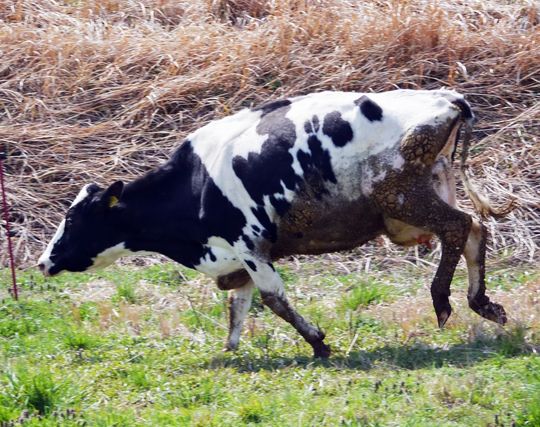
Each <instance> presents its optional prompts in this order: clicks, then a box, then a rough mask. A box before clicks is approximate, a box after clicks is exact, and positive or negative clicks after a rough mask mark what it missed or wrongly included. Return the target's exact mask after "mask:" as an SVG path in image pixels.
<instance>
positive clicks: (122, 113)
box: [0, 0, 540, 265]
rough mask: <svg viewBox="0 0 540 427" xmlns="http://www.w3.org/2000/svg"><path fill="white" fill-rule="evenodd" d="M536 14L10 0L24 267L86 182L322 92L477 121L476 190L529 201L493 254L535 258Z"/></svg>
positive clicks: (522, 10) (0, 31) (538, 207)
mask: <svg viewBox="0 0 540 427" xmlns="http://www.w3.org/2000/svg"><path fill="white" fill-rule="evenodd" d="M539 20H540V7H539V6H538V5H537V4H535V3H533V2H530V1H513V2H508V1H502V0H490V1H480V0H470V1H467V2H462V1H458V2H451V1H447V0H443V1H439V2H428V1H426V0H410V1H397V0H389V1H378V0H377V1H375V0H373V1H366V2H355V1H338V0H319V1H305V0H304V1H301V0H254V1H247V0H199V1H172V0H152V1H147V2H137V1H133V0H106V1H97V0H93V1H91V0H89V1H67V0H65V1H53V0H41V1H39V2H34V1H29V0H20V1H9V0H8V1H4V2H2V3H1V5H0V52H1V54H2V62H1V64H0V120H1V122H0V144H5V145H7V151H8V154H9V158H8V162H7V164H6V169H7V181H8V182H7V185H8V189H9V194H8V200H9V203H10V205H11V206H12V210H11V216H12V220H13V221H14V226H13V229H14V234H15V246H16V253H17V258H18V262H19V264H20V265H22V264H26V265H28V264H30V263H31V262H32V261H33V259H35V256H36V255H37V254H38V252H39V251H40V250H41V249H42V247H43V244H44V243H46V241H47V239H48V238H50V236H51V234H52V232H53V228H54V226H55V225H56V224H57V223H58V222H59V218H60V216H61V215H62V213H63V212H64V211H65V209H66V207H67V206H68V205H69V202H70V201H71V200H72V199H73V197H74V195H75V194H76V193H77V192H78V190H79V188H80V187H81V186H82V185H83V184H84V183H87V182H90V181H94V182H97V183H100V184H102V185H105V184H107V183H110V182H111V181H113V180H114V179H123V180H129V179H131V178H133V177H135V176H137V175H140V174H141V173H143V172H144V171H147V170H149V169H150V168H152V167H154V166H156V165H157V164H159V163H160V162H162V161H163V160H164V159H166V158H167V157H168V155H169V153H170V152H171V150H172V149H173V148H174V147H176V146H178V144H180V143H181V141H182V139H183V138H184V137H185V136H186V135H187V134H188V133H189V132H190V131H193V130H194V129H196V128H197V127H199V126H201V125H203V124H205V123H206V122H208V121H209V120H212V119H214V118H218V117H222V116H224V115H227V114H230V113H231V112H233V111H236V110H238V109H240V108H242V107H246V106H251V105H253V104H257V103H260V102H262V101H266V100H268V99H271V98H278V97H282V96H286V95H291V94H301V93H306V92H310V91H317V90H324V89H339V90H356V91H380V90H389V89H393V88H397V87H401V88H428V89H431V88H439V87H441V86H447V87H452V88H455V89H457V90H459V91H461V92H462V93H464V94H466V95H467V97H468V99H469V101H470V102H471V103H472V105H473V106H474V108H475V111H476V113H477V116H478V119H479V121H478V123H477V126H476V129H475V133H474V135H473V147H472V153H471V158H470V160H469V164H470V166H471V168H470V170H471V173H472V174H473V175H475V177H476V182H477V183H482V185H483V186H484V188H483V189H484V190H485V191H486V192H487V193H488V194H489V196H490V198H491V199H492V201H494V202H495V204H496V203H497V202H502V201H504V200H507V199H508V198H509V197H510V196H511V195H513V196H515V197H516V198H517V200H518V201H519V203H520V208H519V209H518V210H515V211H514V212H513V213H511V214H510V216H509V217H508V218H507V219H505V220H503V221H500V222H498V223H495V222H490V223H489V226H490V229H491V235H492V246H493V247H494V248H495V249H497V251H498V252H499V253H501V251H502V252H503V253H504V254H505V255H506V256H507V257H508V258H511V259H513V260H516V261H527V260H529V261H532V260H533V259H535V258H537V253H538V247H539V245H540V238H539V236H540V222H539V217H540V216H539V214H540V202H539V190H540V172H539V170H540V144H539V140H538V138H539V137H538V135H539V131H540V103H539V96H540V95H539V93H540V26H539V25H538V23H539ZM462 200H463V199H462ZM465 203H466V202H465ZM466 207H468V208H469V209H470V206H469V205H467V206H466ZM0 233H2V231H0ZM0 236H1V238H2V245H3V242H4V237H5V236H4V235H3V234H0ZM393 251H394V250H393V249H388V248H387V251H386V253H387V255H388V254H389V255H392V253H393ZM378 252H379V253H381V254H382V253H384V252H385V251H382V250H380V249H379V251H378ZM492 253H493V252H492ZM5 261H6V254H5V251H4V250H3V246H2V251H1V252H0V264H2V263H3V262H5Z"/></svg>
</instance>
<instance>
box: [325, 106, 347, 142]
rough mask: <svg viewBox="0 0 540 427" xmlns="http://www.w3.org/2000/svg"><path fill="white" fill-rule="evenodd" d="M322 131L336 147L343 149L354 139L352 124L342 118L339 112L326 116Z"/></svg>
mask: <svg viewBox="0 0 540 427" xmlns="http://www.w3.org/2000/svg"><path fill="white" fill-rule="evenodd" d="M322 131H323V132H324V134H325V135H328V136H329V137H330V138H332V142H333V143H334V145H336V146H338V147H343V146H345V145H347V143H349V142H351V141H352V139H353V130H352V128H351V124H350V123H349V122H348V121H346V120H343V119H342V118H341V113H340V112H339V111H332V112H331V113H328V114H327V115H326V116H324V120H323V127H322Z"/></svg>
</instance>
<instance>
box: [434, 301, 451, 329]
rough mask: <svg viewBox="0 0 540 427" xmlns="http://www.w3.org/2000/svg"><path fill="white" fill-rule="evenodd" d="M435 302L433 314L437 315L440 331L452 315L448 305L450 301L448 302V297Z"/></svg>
mask: <svg viewBox="0 0 540 427" xmlns="http://www.w3.org/2000/svg"><path fill="white" fill-rule="evenodd" d="M436 302H437V303H436V304H434V306H435V314H437V323H438V324H439V328H441V329H442V328H443V327H444V325H445V324H446V322H447V321H448V319H449V318H450V315H451V314H452V306H451V305H450V301H448V297H444V298H440V299H439V300H438V301H436Z"/></svg>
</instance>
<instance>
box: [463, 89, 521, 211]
mask: <svg viewBox="0 0 540 427" xmlns="http://www.w3.org/2000/svg"><path fill="white" fill-rule="evenodd" d="M454 104H455V105H456V106H458V107H459V108H460V109H461V118H462V125H461V131H462V147H461V161H460V168H459V173H460V176H461V180H462V181H463V187H464V188H465V192H466V193H467V196H468V197H469V199H470V200H471V202H472V204H473V207H474V209H475V210H476V212H478V214H479V215H480V216H481V217H482V218H484V219H486V218H487V217H490V216H491V217H493V218H503V217H505V216H506V215H508V214H509V213H510V212H512V211H513V210H514V209H515V208H517V207H518V203H517V200H516V199H515V198H512V200H510V201H509V202H507V203H506V204H505V205H503V206H501V207H498V208H495V207H493V205H492V204H491V203H490V201H489V199H488V197H487V195H484V194H481V193H480V192H479V191H478V190H477V189H476V187H475V186H474V185H473V184H472V182H471V181H470V179H469V175H468V173H467V172H468V171H467V169H468V167H467V157H468V156H469V147H470V143H471V135H472V125H473V123H474V121H475V118H474V114H473V113H472V111H471V108H470V106H469V104H468V103H467V102H465V101H464V100H462V99H459V100H456V101H454Z"/></svg>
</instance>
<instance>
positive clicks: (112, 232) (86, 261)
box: [38, 181, 126, 276]
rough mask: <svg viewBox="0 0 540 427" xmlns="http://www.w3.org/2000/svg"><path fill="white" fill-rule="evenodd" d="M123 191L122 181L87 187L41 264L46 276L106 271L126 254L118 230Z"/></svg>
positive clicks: (47, 249)
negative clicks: (89, 270) (102, 268)
mask: <svg viewBox="0 0 540 427" xmlns="http://www.w3.org/2000/svg"><path fill="white" fill-rule="evenodd" d="M123 188H124V185H123V183H122V182H121V181H117V182H115V183H114V184H112V185H111V186H110V187H109V188H107V189H106V190H103V189H101V188H100V187H99V186H97V185H96V184H88V185H85V186H84V187H83V189H82V190H81V191H80V192H79V195H78V196H77V197H76V198H75V200H74V201H73V203H72V204H71V206H70V208H69V210H68V211H67V214H66V217H65V219H64V220H63V221H62V222H61V223H60V225H59V226H58V229H57V230H56V233H55V235H54V236H53V238H52V240H51V241H50V243H49V244H48V246H47V248H46V249H45V252H43V254H42V255H41V257H40V258H39V260H38V267H39V269H40V270H41V271H42V272H43V274H44V275H45V276H53V275H55V274H58V273H60V272H62V271H86V270H88V269H90V268H98V267H106V266H107V265H109V264H111V263H112V262H114V261H115V260H116V259H117V258H118V257H119V256H121V255H122V254H123V253H125V252H126V250H125V249H124V245H123V243H122V242H123V238H122V233H121V231H120V230H119V227H118V226H119V224H120V221H119V214H120V212H121V210H120V209H121V208H120V199H121V196H122V191H123Z"/></svg>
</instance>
